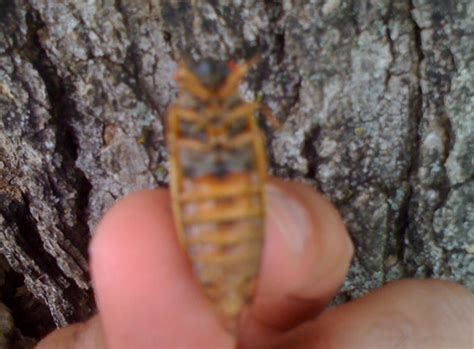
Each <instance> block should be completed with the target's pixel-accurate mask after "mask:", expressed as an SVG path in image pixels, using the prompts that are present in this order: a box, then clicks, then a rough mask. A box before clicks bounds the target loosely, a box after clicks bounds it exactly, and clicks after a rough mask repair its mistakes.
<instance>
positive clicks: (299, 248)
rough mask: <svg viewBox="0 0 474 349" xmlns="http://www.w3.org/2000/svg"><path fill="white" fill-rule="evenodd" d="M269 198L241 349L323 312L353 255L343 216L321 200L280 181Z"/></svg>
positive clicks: (311, 192)
mask: <svg viewBox="0 0 474 349" xmlns="http://www.w3.org/2000/svg"><path fill="white" fill-rule="evenodd" d="M267 194H268V195H267V196H268V209H267V232H266V238H265V239H266V240H265V247H264V251H263V258H262V264H261V269H260V276H259V279H258V283H257V291H256V296H255V300H254V302H253V304H252V305H251V307H250V308H249V309H248V310H247V311H246V312H245V313H244V315H243V317H242V321H241V325H242V328H241V330H240V337H239V342H240V345H241V346H242V347H252V344H253V345H257V344H259V343H262V342H265V341H266V340H267V339H268V338H274V337H275V335H277V334H279V333H280V332H281V331H284V330H287V329H289V328H291V327H293V326H296V325H297V324H299V323H301V322H302V321H304V320H306V319H308V318H309V317H314V316H315V315H316V314H317V313H318V312H320V311H322V310H323V309H324V307H325V306H326V304H327V303H328V302H329V300H330V299H331V298H332V297H333V296H334V295H335V294H336V293H337V290H338V288H339V287H340V285H341V284H342V282H343V280H344V277H345V274H346V272H347V270H348V267H349V263H350V260H351V257H352V254H353V246H352V242H351V240H350V238H349V235H348V233H347V231H346V229H345V227H344V224H343V222H342V219H341V217H340V216H339V214H338V212H337V210H336V209H335V208H334V207H333V206H332V205H331V204H330V203H329V202H328V201H327V200H326V199H324V197H323V196H322V195H320V194H318V193H317V192H315V191H314V190H312V189H311V188H309V187H308V186H305V185H303V184H298V183H291V182H286V181H282V180H272V181H271V182H270V185H269V186H268V187H267ZM250 343H252V344H250Z"/></svg>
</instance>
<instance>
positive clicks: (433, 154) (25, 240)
mask: <svg viewBox="0 0 474 349" xmlns="http://www.w3.org/2000/svg"><path fill="white" fill-rule="evenodd" d="M0 21H1V28H0V93H1V94H0V103H1V110H0V113H1V120H0V198H1V200H0V241H1V243H0V252H1V254H3V255H4V257H5V258H6V260H7V261H8V264H9V266H7V265H6V264H5V266H4V267H3V270H4V273H5V275H7V274H8V275H13V276H12V277H10V278H6V279H5V280H12V279H14V280H16V281H17V282H14V283H12V282H10V283H6V286H4V287H5V289H6V290H9V291H8V292H10V294H11V293H12V292H13V293H14V292H15V290H17V289H25V286H26V288H27V289H28V290H29V292H31V295H33V296H34V297H30V298H31V302H33V303H34V302H36V303H35V305H34V306H35V307H36V309H42V310H41V311H40V310H38V312H39V313H41V314H43V313H44V312H43V311H44V310H45V309H46V308H45V306H46V307H47V309H48V310H49V313H50V314H51V319H50V320H49V321H50V322H48V320H47V317H45V316H41V317H34V315H28V316H33V319H34V320H35V321H29V322H27V325H20V324H21V323H22V322H21V320H20V319H21V318H22V317H25V316H27V314H26V313H27V312H26V311H25V310H24V309H25V307H21V306H19V304H18V302H20V303H21V302H26V299H27V297H26V296H22V297H19V298H18V297H17V298H15V297H7V296H5V295H4V294H3V293H0V296H2V298H1V299H0V300H2V301H3V302H4V303H5V304H6V305H7V306H8V307H10V309H11V311H12V315H13V318H12V319H13V320H12V321H15V323H16V326H18V327H19V328H20V330H21V331H22V332H23V333H25V332H26V333H27V334H29V335H30V336H33V337H34V336H36V335H38V336H39V335H40V334H42V333H43V332H47V331H48V330H50V329H51V328H52V327H53V326H54V325H55V326H63V325H66V324H68V323H71V322H75V321H78V320H83V319H85V318H87V317H88V316H90V315H91V314H92V313H93V312H94V309H95V306H94V301H93V297H92V291H91V286H90V282H89V274H88V266H87V245H88V241H89V239H90V236H91V233H92V232H93V231H94V228H95V226H96V224H97V222H98V220H99V219H100V217H101V216H102V215H103V214H104V212H105V211H106V210H107V209H108V208H109V207H110V206H111V205H112V204H113V203H114V201H115V200H116V199H118V198H120V197H122V196H124V195H126V194H127V193H129V192H131V191H134V190H138V189H142V188H154V187H158V186H165V185H166V183H167V180H168V179H167V169H166V160H167V152H166V149H165V144H164V120H165V118H166V108H167V106H168V105H169V104H170V103H171V102H172V101H173V100H174V98H175V94H176V85H175V82H174V79H173V72H174V70H175V68H176V65H177V62H178V61H179V60H180V59H181V58H183V57H193V58H194V59H198V58H200V57H214V58H218V59H225V60H229V59H231V60H243V59H246V58H249V57H251V56H253V55H254V54H257V53H258V54H260V55H261V57H262V59H261V62H260V64H259V65H258V67H256V69H254V70H253V71H252V72H251V74H249V77H248V79H247V80H246V82H245V84H244V85H243V87H242V92H243V94H244V96H246V97H248V98H262V99H263V101H264V102H265V103H266V104H268V105H269V107H270V108H271V109H272V110H273V113H274V114H275V115H276V117H277V118H278V119H279V120H280V121H281V123H282V124H283V126H282V128H281V129H279V130H269V129H267V130H266V134H267V143H268V154H269V158H270V160H271V161H270V162H271V169H270V172H271V174H273V175H276V176H279V177H284V178H292V179H295V180H300V181H304V182H306V183H308V184H309V185H312V186H313V187H315V188H317V189H318V190H320V191H321V192H322V193H323V194H324V195H326V196H327V197H328V198H329V199H330V200H331V201H332V202H333V203H334V204H335V205H336V206H337V207H338V209H339V210H340V211H341V213H342V215H343V217H344V220H345V222H346V224H347V226H348V228H349V230H350V233H351V236H352V238H353V240H354V243H355V245H356V251H357V253H356V256H355V258H354V260H353V263H352V266H351V269H350V272H349V275H348V278H347V280H346V282H345V284H344V286H343V288H342V290H341V292H340V294H339V296H338V298H337V299H336V300H335V302H343V301H346V300H348V299H351V298H354V297H359V296H361V295H363V294H365V293H367V292H368V291H369V290H371V289H374V288H376V287H379V286H381V285H382V284H384V283H386V282H388V281H391V280H396V279H400V278H404V277H417V278H427V277H435V278H443V279H450V280H454V281H456V282H459V283H462V284H464V285H465V286H466V287H468V288H469V289H470V290H471V291H474V204H473V203H474V162H473V155H472V154H474V137H473V124H474V121H473V113H474V110H473V105H474V101H473V99H472V96H473V95H474V78H473V74H472V72H473V71H474V32H473V28H474V3H473V2H472V1H470V0H462V1H456V2H450V1H428V0H400V1H394V0H392V1H368V0H352V1H349V0H348V1H345V0H326V1H323V0H317V1H312V2H311V3H310V2H309V1H308V2H306V1H301V2H299V1H290V0H286V1H258V0H253V1H252V0H246V1H208V2H206V1H202V2H200V1H197V2H191V1H190V2H188V1H160V0H149V1H132V2H130V1H123V0H116V1H103V2H97V3H96V2H90V1H88V2H85V1H70V2H67V3H63V2H62V1H49V0H36V1H34V0H29V1H26V0H25V1H22V0H12V1H8V0H6V1H5V0H4V1H0ZM0 265H1V264H0ZM10 268H11V269H10ZM1 275H2V273H0V284H1V283H2V282H1V281H2V277H1ZM8 292H7V293H8ZM34 299H38V300H39V301H34ZM22 309H23V310H22ZM0 316H1V315H0ZM45 324H46V325H47V326H45ZM53 324H54V325H53ZM35 326H36V327H37V329H39V328H42V330H36V332H35V331H32V327H33V328H34V327H35ZM41 326H43V327H41ZM5 328H7V327H5ZM9 328H10V327H9ZM38 331H39V332H38ZM8 333H13V329H12V328H10V329H9V330H8ZM0 341H1V338H0Z"/></svg>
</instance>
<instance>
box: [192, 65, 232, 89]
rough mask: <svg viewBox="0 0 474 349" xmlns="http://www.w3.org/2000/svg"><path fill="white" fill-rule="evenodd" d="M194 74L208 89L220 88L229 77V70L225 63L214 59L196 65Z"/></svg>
mask: <svg viewBox="0 0 474 349" xmlns="http://www.w3.org/2000/svg"><path fill="white" fill-rule="evenodd" d="M191 70H192V72H193V73H194V74H195V75H196V76H197V77H198V78H199V80H200V81H201V82H202V83H203V84H204V85H205V86H206V87H208V88H211V89H216V88H218V87H219V86H220V85H221V84H222V83H223V82H224V80H225V79H226V78H227V75H229V69H228V68H227V65H226V64H225V63H223V62H220V61H217V60H214V59H210V58H208V59H203V60H201V61H199V62H198V63H196V64H195V65H194V66H193V67H192V68H191Z"/></svg>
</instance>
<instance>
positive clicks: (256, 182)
mask: <svg viewBox="0 0 474 349" xmlns="http://www.w3.org/2000/svg"><path fill="white" fill-rule="evenodd" d="M249 68H250V64H243V65H236V66H235V67H233V68H231V69H230V68H229V67H227V66H226V65H225V64H224V63H221V62H217V61H214V60H210V59H208V60H203V61H201V62H200V63H198V64H196V65H194V66H191V67H190V68H188V67H185V66H180V67H179V68H178V71H177V74H176V79H177V83H178V85H179V87H180V94H179V97H178V99H177V101H176V103H175V104H174V105H173V106H172V107H171V108H170V110H169V115H168V147H169V151H170V186H171V194H172V200H173V211H174V216H175V224H176V227H177V231H178V234H179V239H180V243H181V246H182V247H183V249H184V250H185V252H186V253H187V255H188V257H189V260H190V262H191V265H192V268H193V271H194V274H195V275H196V277H197V279H198V280H199V282H200V284H201V285H202V286H203V289H204V291H205V293H206V295H207V297H208V298H209V299H210V300H211V302H212V303H213V304H215V305H216V307H217V308H218V310H220V312H221V314H223V315H224V316H225V317H226V319H227V320H230V323H231V324H232V323H233V322H234V320H235V319H236V318H237V316H238V315H239V312H240V310H241V308H242V306H243V305H244V304H245V303H246V302H248V301H249V299H250V297H251V296H252V293H253V288H254V283H255V278H256V276H257V273H258V269H259V264H260V255H261V249H262V243H263V232H264V213H265V212H264V211H265V200H264V192H263V186H264V180H265V176H266V159H265V151H264V146H263V138H262V136H261V134H260V130H259V129H258V126H257V124H256V122H255V119H254V114H255V113H256V112H257V111H258V110H259V108H260V105H259V103H257V102H251V103H247V102H244V101H243V100H242V99H241V98H240V95H239V93H238V88H239V84H240V82H241V79H242V77H243V76H244V75H245V74H246V73H247V71H248V69H249Z"/></svg>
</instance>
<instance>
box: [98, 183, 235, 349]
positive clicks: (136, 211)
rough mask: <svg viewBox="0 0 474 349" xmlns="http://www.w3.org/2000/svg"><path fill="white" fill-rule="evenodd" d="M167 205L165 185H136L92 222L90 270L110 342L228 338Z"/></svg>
mask: <svg viewBox="0 0 474 349" xmlns="http://www.w3.org/2000/svg"><path fill="white" fill-rule="evenodd" d="M170 206H171V201H170V198H169V194H168V192H167V191H164V190H160V189H158V190H153V191H141V192H137V193H134V194H131V195H129V196H127V197H126V198H124V199H122V200H120V201H119V202H117V204H116V205H115V206H114V207H113V208H112V209H111V210H110V211H109V212H108V213H107V214H106V215H105V217H104V218H103V220H102V221H101V223H100V224H99V225H98V228H97V231H96V233H95V236H94V238H93V240H92V243H91V246H90V254H91V274H92V279H93V285H94V290H95V295H96V300H97V305H98V308H99V311H100V314H101V319H102V322H103V328H104V333H105V336H106V341H107V345H109V346H110V347H113V348H155V347H160V346H163V347H170V346H182V347H186V346H188V345H189V344H190V343H196V344H198V343H199V345H202V346H205V344H204V343H209V342H211V343H212V342H214V343H228V342H229V340H230V339H229V338H228V337H227V336H225V334H224V331H223V330H222V328H221V327H220V324H219V323H218V320H217V317H216V315H215V314H214V313H213V312H212V309H211V308H210V306H209V304H208V303H207V301H206V299H205V298H204V297H203V295H202V293H201V292H200V290H199V287H198V285H197V284H196V282H195V280H194V279H193V277H192V274H191V270H190V268H189V265H188V262H187V261H186V259H185V256H184V255H183V253H182V250H181V248H180V246H179V243H178V238H177V236H176V231H175V229H174V222H173V219H172V214H171V208H170ZM219 330H220V331H221V332H219ZM183 333H186V334H187V335H186V336H182V334H183ZM211 333H215V334H216V336H215V338H213V337H212V336H211V335H210V334H211Z"/></svg>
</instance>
